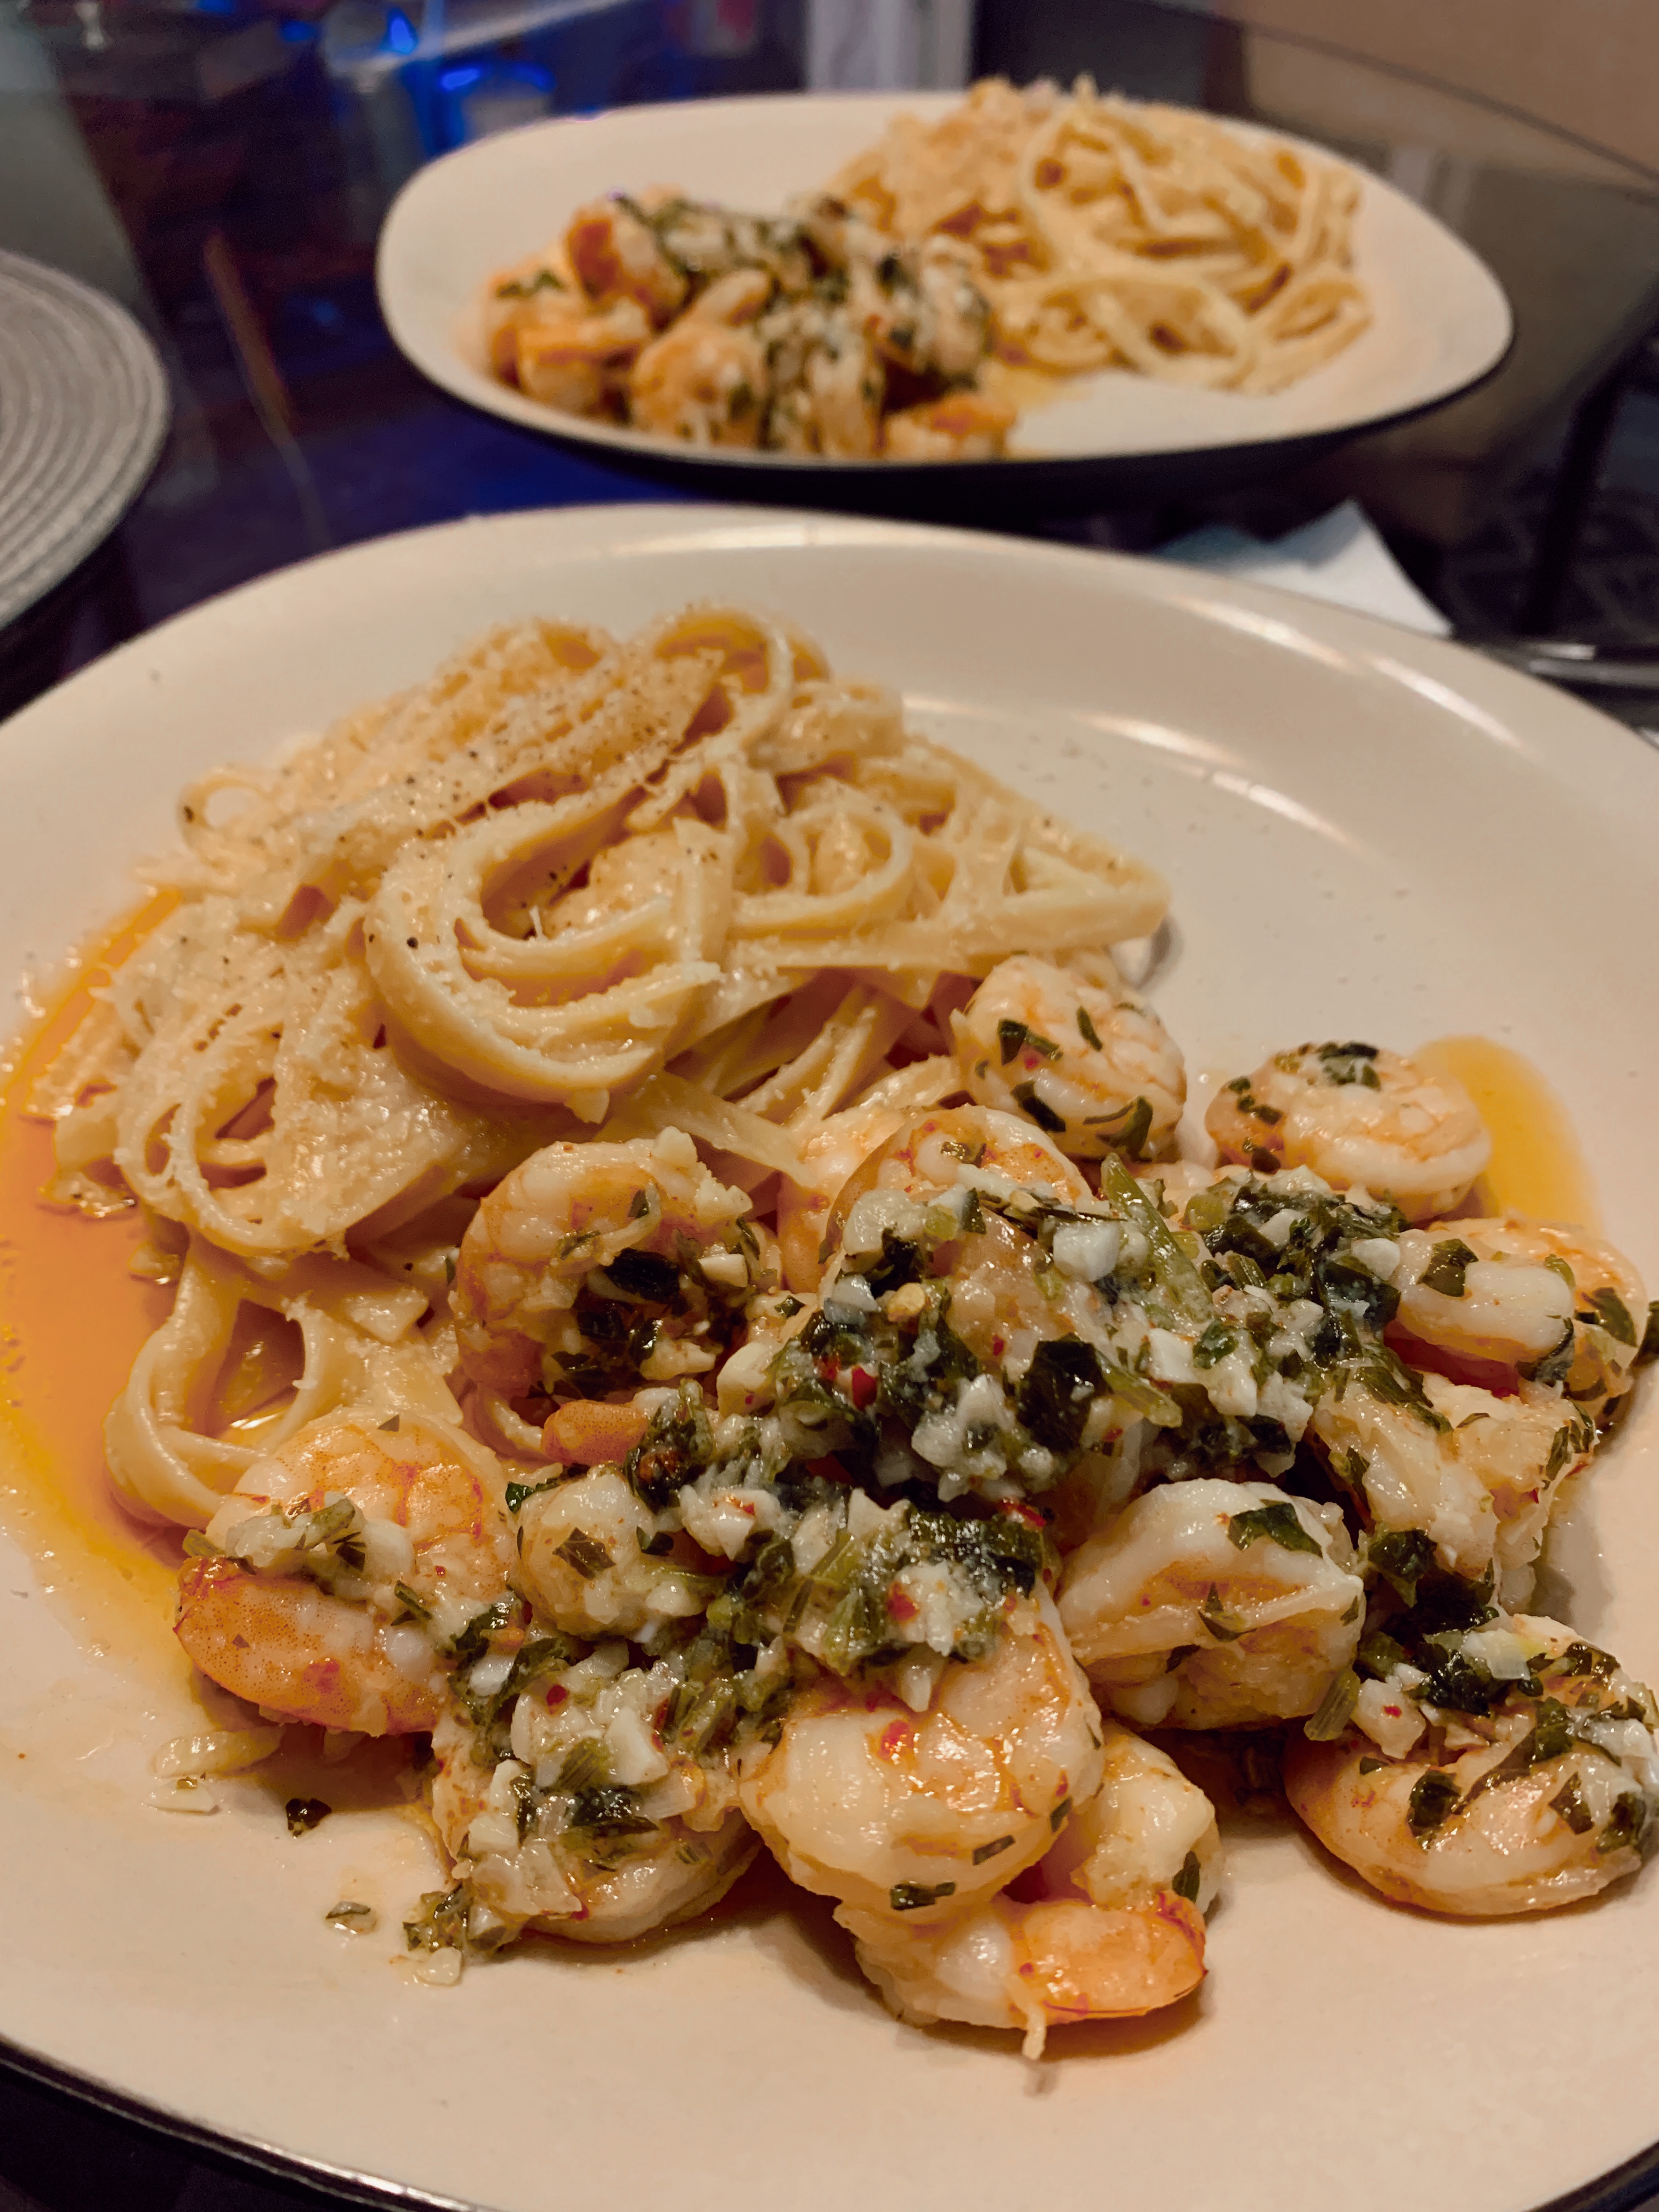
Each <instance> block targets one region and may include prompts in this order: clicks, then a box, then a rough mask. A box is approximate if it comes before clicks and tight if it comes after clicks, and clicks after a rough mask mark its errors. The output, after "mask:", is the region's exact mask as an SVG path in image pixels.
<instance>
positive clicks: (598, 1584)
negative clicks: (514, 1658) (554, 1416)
mask: <svg viewBox="0 0 1659 2212" xmlns="http://www.w3.org/2000/svg"><path fill="white" fill-rule="evenodd" d="M656 1533H657V1516H656V1515H655V1514H654V1513H653V1512H652V1510H651V1509H650V1507H649V1506H648V1505H646V1504H642V1503H641V1500H640V1498H638V1497H637V1496H636V1495H635V1492H633V1491H632V1490H631V1489H630V1488H629V1486H628V1484H627V1483H626V1481H624V1480H623V1476H622V1474H620V1472H619V1471H618V1470H617V1468H614V1467H597V1468H593V1469H592V1471H591V1472H590V1473H588V1474H581V1475H578V1476H576V1477H575V1478H574V1480H571V1481H568V1482H560V1483H558V1484H557V1485H556V1487H555V1488H553V1489H551V1490H547V1491H544V1492H540V1493H539V1494H532V1496H531V1497H529V1498H526V1500H525V1502H524V1504H522V1505H521V1506H520V1510H519V1551H520V1560H521V1563H522V1570H521V1571H522V1575H523V1580H524V1586H525V1589H526V1592H527V1593H528V1595H530V1596H531V1597H532V1599H533V1600H534V1601H535V1602H536V1604H537V1605H538V1607H540V1608H541V1610H542V1611H543V1612H544V1613H546V1614H547V1616H548V1618H549V1619H550V1620H551V1621H552V1622H553V1624H554V1626H556V1627H557V1628H560V1629H562V1630H563V1631H564V1632H566V1633H567V1634H568V1635H571V1636H637V1635H638V1634H639V1632H640V1631H641V1629H643V1628H645V1627H646V1626H647V1625H648V1624H649V1623H652V1622H653V1621H664V1620H686V1619H690V1618H691V1617H693V1616H695V1615H696V1614H697V1613H701V1612H702V1609H703V1607H704V1606H705V1605H707V1603H708V1600H709V1598H710V1596H711V1595H714V1590H715V1589H717V1588H718V1585H717V1584H715V1585H711V1584H710V1583H708V1581H707V1579H706V1578H703V1579H700V1578H699V1577H697V1576H696V1575H695V1574H693V1573H690V1572H689V1571H686V1570H685V1569H684V1568H682V1567H678V1566H676V1565H673V1564H671V1562H670V1561H669V1560H667V1559H659V1558H656V1557H654V1556H653V1555H651V1554H650V1553H648V1552H647V1548H646V1547H647V1545H648V1544H650V1543H651V1542H652V1541H653V1539H654V1538H655V1536H656Z"/></svg>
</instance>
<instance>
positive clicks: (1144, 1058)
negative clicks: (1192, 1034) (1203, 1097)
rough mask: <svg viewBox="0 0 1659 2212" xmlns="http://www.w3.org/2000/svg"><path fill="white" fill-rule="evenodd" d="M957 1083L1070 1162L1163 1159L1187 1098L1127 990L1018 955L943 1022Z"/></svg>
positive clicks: (1176, 1068) (1175, 1053)
mask: <svg viewBox="0 0 1659 2212" xmlns="http://www.w3.org/2000/svg"><path fill="white" fill-rule="evenodd" d="M951 1027H952V1028H953V1030H955V1032H956V1042H957V1057H958V1059H959V1060H961V1062H962V1072H963V1081H964V1082H965V1084H966V1085H967V1087H968V1089H969V1091H971V1092H972V1094H973V1096H974V1097H975V1098H976V1099H978V1100H979V1102H980V1103H981V1105H984V1106H994V1107H998V1108H1000V1109H1002V1110H1003V1111H1004V1112H1005V1113H1010V1114H1021V1115H1024V1117H1025V1118H1026V1119H1027V1120H1028V1121H1035V1122H1036V1124H1037V1126H1038V1127H1039V1128H1042V1129H1046V1130H1048V1132H1049V1133H1051V1134H1052V1135H1053V1137H1054V1140H1055V1142H1056V1143H1057V1144H1058V1145H1059V1146H1060V1150H1061V1151H1062V1152H1067V1153H1069V1154H1070V1155H1071V1156H1072V1158H1073V1159H1098V1158H1100V1156H1101V1155H1102V1154H1103V1153H1104V1152H1127V1153H1128V1154H1130V1155H1131V1157H1133V1158H1157V1157H1158V1154H1159V1153H1161V1152H1167V1151H1168V1150H1169V1149H1170V1146H1171V1144H1172V1142H1173V1140H1174V1137H1175V1127H1176V1122H1177V1121H1179V1120H1180V1119H1181V1109H1182V1106H1183V1105H1184V1104H1185V1103H1186V1097H1187V1072H1186V1068H1185V1066H1184V1065H1183V1063H1182V1057H1181V1051H1180V1048H1179V1047H1178V1046H1177V1045H1176V1043H1175V1042H1174V1040H1173V1039H1172V1038H1171V1037H1170V1034H1169V1032H1168V1030H1166V1029H1165V1028H1164V1024H1163V1023H1162V1022H1160V1021H1159V1019H1158V1016H1157V1015H1156V1014H1155V1013H1153V1012H1152V1009H1151V1007H1149V1006H1147V1005H1146V1002H1145V1001H1144V1000H1141V999H1139V998H1137V997H1136V996H1135V994H1133V992H1132V991H1129V990H1128V989H1127V988H1121V989H1120V990H1118V991H1117V992H1113V991H1110V990H1107V989H1104V988H1103V987H1101V986H1099V985H1098V984H1095V983H1091V982H1085V981H1082V980H1081V979H1080V978H1079V977H1078V976H1076V975H1068V974H1067V973H1066V970H1065V969H1063V968H1056V967H1054V966H1053V965H1052V964H1051V963H1049V962H1048V961H1047V960H1035V959H1032V958H1031V957H1030V956H1029V955H1027V954H1024V953H1021V954H1018V955H1017V956H1016V957H1014V958H1013V959H1012V960H1004V961H1002V962H1000V963H999V965H998V966H996V967H995V968H994V969H992V970H991V972H990V974H989V975H987V977H986V979H985V981H983V982H982V983H981V985H980V987H979V988H978V990H977V991H975V994H974V995H973V998H972V999H971V1000H970V1001H969V1005H968V1006H967V1008H966V1010H965V1012H962V1013H960V1014H954V1015H952V1017H951Z"/></svg>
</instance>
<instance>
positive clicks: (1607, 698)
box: [1460, 635, 1659, 747]
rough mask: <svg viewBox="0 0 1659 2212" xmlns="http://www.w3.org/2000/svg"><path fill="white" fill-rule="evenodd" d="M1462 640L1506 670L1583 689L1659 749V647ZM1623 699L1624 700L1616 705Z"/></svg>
mask: <svg viewBox="0 0 1659 2212" xmlns="http://www.w3.org/2000/svg"><path fill="white" fill-rule="evenodd" d="M1460 642H1461V643H1462V644H1464V645H1467V646H1470V647H1473V648H1474V650H1475V651H1476V652H1477V653H1485V654H1486V657H1487V658H1488V659H1491V660H1499V661H1502V662H1503V664H1504V667H1505V668H1514V669H1517V670H1519V671H1520V673H1521V674H1522V675H1523V676H1536V677H1538V678H1541V679H1542V681H1543V682H1545V683H1546V684H1559V685H1560V686H1561V688H1562V690H1564V691H1573V692H1583V693H1584V694H1585V695H1586V696H1587V697H1588V698H1589V700H1590V701H1592V702H1594V703H1595V705H1596V706H1598V707H1600V708H1602V709H1603V710H1604V711H1605V712H1606V713H1607V714H1611V715H1613V718H1614V720H1617V721H1620V722H1623V723H1624V725H1625V726H1626V728H1627V729H1630V730H1633V731H1634V732H1635V733H1636V735H1637V736H1638V738H1643V739H1644V740H1645V742H1646V743H1647V744H1650V745H1653V746H1655V747H1659V727H1656V726H1655V723H1656V721H1659V712H1656V702H1659V645H1618V646H1600V645H1587V644H1584V643H1583V642H1582V641H1579V640H1577V639H1576V638H1547V637H1471V636H1468V635H1465V636H1464V637H1463V638H1462V639H1461V640H1460ZM1617 702H1622V704H1621V703H1617Z"/></svg>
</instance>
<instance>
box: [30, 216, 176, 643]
mask: <svg viewBox="0 0 1659 2212" xmlns="http://www.w3.org/2000/svg"><path fill="white" fill-rule="evenodd" d="M167 414H168V404H167V377H166V375H165V374H164V372H163V370H162V368H161V362H160V361H159V360H158V359H157V358H156V354H155V347H154V346H153V345H151V343H150V342H149V339H148V338H147V337H145V336H144V333H143V331H142V330H140V329H139V327H138V325H137V323H135V322H134V320H133V319H132V318H131V315H129V314H128V313H126V312H125V309H123V308H122V307H118V305H117V304H116V302H115V301H113V300H111V299H108V298H106V297H105V296H104V295H102V294H101V293H99V292H95V291H94V290H93V289H92V288H91V287H90V286H89V285H87V284H82V283H77V282H76V280H75V278H73V277H72V276H64V275H63V274H62V273H61V271H59V270H55V269H48V268H46V267H45V266H44V265H43V264H41V263H40V262H38V261H32V260H30V259H28V258H27V257H25V256H24V255H22V254H21V253H7V252H3V251H0V629H3V628H4V626H5V625H6V624H7V623H13V622H15V620H16V619H17V617H19V616H20V615H21V614H22V613H23V612H24V611H25V610H26V609H27V608H29V607H31V606H33V605H34V604H35V602H36V601H37V600H39V599H41V598H43V597H44V596H45V595H46V593H47V592H50V591H51V589H52V586H54V585H55V584H58V583H61V582H62V581H63V580H64V577H66V576H67V575H68V574H70V571H71V570H72V569H74V568H77V567H78V566H79V565H80V563H81V562H82V561H84V560H85V559H86V558H87V556H88V555H89V554H90V553H92V552H94V550H96V548H97V547H98V546H99V545H100V544H102V543H103V541H104V539H105V538H107V537H108V535H109V533H110V532H111V531H112V529H113V528H114V527H115V526H116V524H117V523H118V521H119V520H120V519H121V517H122V515H123V514H124V513H125V511H126V509H127V508H128V507H130V506H131V503H132V501H134V499H136V498H137V495H138V493H139V492H140V491H141V490H142V489H143V484H144V480H145V478H146V477H148V476H149V472H150V470H151V469H152V467H153V466H154V465H155V457H156V455H157V453H159V452H160V451H161V441H162V439H163V437H164V436H165V435H166V433H167Z"/></svg>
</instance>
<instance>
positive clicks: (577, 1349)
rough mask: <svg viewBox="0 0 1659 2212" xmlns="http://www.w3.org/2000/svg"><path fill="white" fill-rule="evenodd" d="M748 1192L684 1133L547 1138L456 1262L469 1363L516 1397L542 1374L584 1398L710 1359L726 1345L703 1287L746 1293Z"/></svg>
mask: <svg viewBox="0 0 1659 2212" xmlns="http://www.w3.org/2000/svg"><path fill="white" fill-rule="evenodd" d="M748 1211H749V1200H748V1198H747V1196H746V1195H745V1194H744V1192H742V1191H740V1190H732V1189H728V1188H726V1186H725V1185H724V1184H722V1183H720V1182H717V1181H716V1180H715V1178H714V1176H712V1175H710V1174H709V1172H708V1170H707V1169H706V1168H705V1167H704V1166H703V1165H702V1162H701V1161H700V1160H699V1159H698V1158H697V1153H696V1146H694V1145H693V1144H692V1142H691V1139H690V1137H688V1136H686V1135H684V1133H682V1132H681V1131H680V1130H678V1129H666V1130H664V1131H663V1132H662V1133H661V1134H660V1135H659V1136H655V1137H641V1138H634V1139H629V1141H628V1142H626V1143H623V1144H605V1143H594V1144H588V1145H570V1144H559V1145H549V1146H546V1148H545V1149H544V1151H542V1152H536V1153H534V1154H532V1157H531V1158H529V1159H527V1160H526V1161H525V1162H524V1164H523V1165H522V1166H520V1167H517V1168H514V1169H513V1172H512V1174H511V1175H509V1176H507V1177H506V1178H505V1179H504V1181H502V1182H500V1183H498V1184H497V1185H496V1186H495V1189H494V1190H493V1191H491V1192H490V1194H489V1196H488V1197H487V1198H486V1199H485V1200H483V1204H482V1205H481V1206H479V1208H478V1211H477V1213H476V1214H475V1215H474V1217H473V1218H472V1221H471V1225H470V1226H469V1227H468V1230H467V1232H466V1235H465V1237H463V1238H462V1240H461V1248H460V1251H459V1255H458V1256H457V1260H456V1266H455V1283H454V1289H453V1297H452V1304H453V1310H454V1315H455V1322H456V1329H457V1333H458V1335H459V1340H460V1347H461V1359H462V1364H463V1365H464V1366H465V1369H466V1370H467V1372H468V1374H469V1375H470V1376H471V1377H472V1378H473V1380H474V1381H475V1382H477V1383H482V1384H483V1385H484V1386H485V1388H486V1389H489V1390H492V1391H493V1392H495V1395H497V1396H499V1397H502V1398H512V1397H515V1396H518V1395H521V1394H523V1393H524V1392H526V1391H527V1390H530V1389H532V1388H535V1387H537V1386H539V1385H541V1384H543V1383H549V1384H551V1383H563V1384H564V1386H565V1387H566V1388H573V1387H577V1386H580V1389H581V1393H582V1395H585V1396H592V1397H598V1396H601V1395H604V1394H605V1391H606V1390H609V1389H626V1390H632V1389H635V1388H636V1387H637V1385H638V1383H640V1381H641V1379H643V1380H645V1381H647V1382H653V1383H667V1382H671V1381H672V1380H673V1379H674V1378H675V1376H677V1375H681V1374H701V1373H704V1372H706V1371H707V1370H709V1369H710V1368H712V1367H713V1366H714V1364H715V1363H716V1360H717V1358H718V1357H719V1354H720V1351H721V1350H722V1349H723V1348H724V1347H723V1346H722V1344H721V1343H720V1335H719V1332H718V1330H717V1329H716V1328H714V1325H713V1322H711V1317H710V1316H709V1314H708V1311H707V1310H704V1311H702V1312H697V1311H696V1310H695V1309H696V1308H697V1307H702V1308H704V1309H706V1308H707V1307H708V1297H707V1296H706V1295H700V1296H699V1297H697V1298H696V1299H695V1300H693V1301H692V1302H691V1305H690V1307H688V1306H687V1303H686V1300H687V1293H688V1274H687V1268H686V1261H685V1248H686V1247H688V1246H689V1247H690V1248H691V1249H692V1251H693V1252H694V1253H695V1255H696V1259H697V1262H698V1271H699V1283H698V1287H699V1290H700V1292H707V1291H708V1289H709V1287H710V1286H711V1285H712V1286H713V1287H714V1291H715V1292H716V1293H717V1295H720V1294H729V1297H731V1298H732V1299H733V1300H738V1301H740V1300H742V1299H743V1298H744V1297H746V1296H747V1294H748V1291H749V1288H750V1267H749V1255H750V1252H751V1250H752V1249H753V1243H754V1240H753V1236H752V1232H751V1234H750V1244H749V1245H748V1246H745V1244H744V1240H743V1238H742V1237H741V1235H740V1234H739V1231H738V1224H739V1223H740V1222H742V1221H743V1220H744V1216H745V1215H746V1214H747V1212H748Z"/></svg>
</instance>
